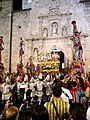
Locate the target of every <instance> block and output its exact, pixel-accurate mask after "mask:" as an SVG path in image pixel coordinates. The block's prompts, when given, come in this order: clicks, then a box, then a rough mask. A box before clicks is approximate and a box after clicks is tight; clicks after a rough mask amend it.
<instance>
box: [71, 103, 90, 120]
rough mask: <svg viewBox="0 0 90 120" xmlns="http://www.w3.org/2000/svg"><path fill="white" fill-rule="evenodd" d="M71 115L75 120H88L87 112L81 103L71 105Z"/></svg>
mask: <svg viewBox="0 0 90 120" xmlns="http://www.w3.org/2000/svg"><path fill="white" fill-rule="evenodd" d="M70 115H71V118H72V119H73V120H86V110H85V109H84V107H83V105H82V104H81V103H73V104H72V105H70ZM89 120H90V119H89Z"/></svg>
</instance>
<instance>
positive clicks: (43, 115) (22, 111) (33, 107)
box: [0, 70, 90, 120]
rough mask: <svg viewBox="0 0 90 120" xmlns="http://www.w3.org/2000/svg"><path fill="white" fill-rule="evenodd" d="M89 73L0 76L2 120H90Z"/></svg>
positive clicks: (74, 71) (70, 72) (73, 71)
mask: <svg viewBox="0 0 90 120" xmlns="http://www.w3.org/2000/svg"><path fill="white" fill-rule="evenodd" d="M89 103H90V72H89V73H88V74H87V75H85V74H82V73H80V71H77V70H72V71H69V72H52V73H47V72H44V73H39V74H37V73H34V74H26V73H23V74H15V73H11V74H9V73H7V74H5V75H4V76H0V120H82V119H83V120H90V107H89Z"/></svg>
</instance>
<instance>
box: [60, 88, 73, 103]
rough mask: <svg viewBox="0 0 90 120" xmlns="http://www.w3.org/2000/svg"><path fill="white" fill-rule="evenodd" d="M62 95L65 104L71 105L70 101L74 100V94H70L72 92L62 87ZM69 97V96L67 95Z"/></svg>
mask: <svg viewBox="0 0 90 120" xmlns="http://www.w3.org/2000/svg"><path fill="white" fill-rule="evenodd" d="M62 91H63V92H62V94H61V98H62V100H63V101H64V102H68V103H69V99H72V94H71V93H70V91H69V90H68V89H66V88H64V87H62ZM66 94H67V95H68V96H67V95H66Z"/></svg>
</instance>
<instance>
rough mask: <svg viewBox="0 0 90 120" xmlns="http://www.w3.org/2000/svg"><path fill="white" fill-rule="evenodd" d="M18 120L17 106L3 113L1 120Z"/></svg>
mask: <svg viewBox="0 0 90 120" xmlns="http://www.w3.org/2000/svg"><path fill="white" fill-rule="evenodd" d="M18 118H19V110H18V108H17V107H16V106H10V107H8V108H7V109H6V110H5V111H4V112H3V114H2V119H1V120H18Z"/></svg>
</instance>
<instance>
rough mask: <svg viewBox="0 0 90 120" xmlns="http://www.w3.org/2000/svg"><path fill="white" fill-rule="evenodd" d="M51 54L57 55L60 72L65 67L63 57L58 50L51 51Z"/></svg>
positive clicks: (61, 52) (62, 53)
mask: <svg viewBox="0 0 90 120" xmlns="http://www.w3.org/2000/svg"><path fill="white" fill-rule="evenodd" d="M52 52H54V53H57V54H58V56H59V71H62V70H63V69H64V67H65V55H64V52H63V51H62V50H60V49H53V50H52Z"/></svg>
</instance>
